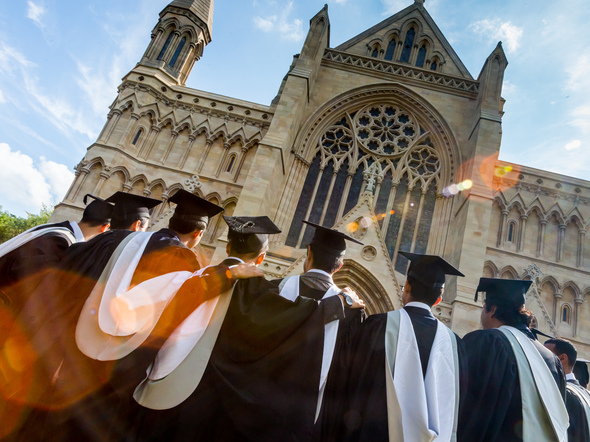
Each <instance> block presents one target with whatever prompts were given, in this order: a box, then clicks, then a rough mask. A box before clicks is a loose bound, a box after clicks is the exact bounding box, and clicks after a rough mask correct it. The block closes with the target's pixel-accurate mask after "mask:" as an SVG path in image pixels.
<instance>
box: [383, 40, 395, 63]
mask: <svg viewBox="0 0 590 442" xmlns="http://www.w3.org/2000/svg"><path fill="white" fill-rule="evenodd" d="M396 44H397V42H396V41H395V38H392V39H391V41H390V42H389V44H388V45H387V50H386V51H385V59H386V60H393V53H394V52H395V45H396Z"/></svg>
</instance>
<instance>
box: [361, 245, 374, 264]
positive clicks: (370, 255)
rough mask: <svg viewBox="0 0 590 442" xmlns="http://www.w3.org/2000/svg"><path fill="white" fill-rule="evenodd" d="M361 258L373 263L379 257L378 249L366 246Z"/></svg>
mask: <svg viewBox="0 0 590 442" xmlns="http://www.w3.org/2000/svg"><path fill="white" fill-rule="evenodd" d="M361 256H362V257H363V258H364V259H366V260H367V261H373V260H374V259H375V258H376V257H377V249H376V248H375V247H373V246H365V247H364V248H363V250H362V252H361Z"/></svg>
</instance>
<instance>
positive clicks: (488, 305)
mask: <svg viewBox="0 0 590 442" xmlns="http://www.w3.org/2000/svg"><path fill="white" fill-rule="evenodd" d="M492 306H496V312H495V313H494V315H493V317H494V318H496V319H497V320H498V321H500V322H502V323H503V324H505V325H518V324H522V325H526V326H527V327H528V325H529V324H530V323H531V321H532V318H531V316H532V313H531V312H530V311H529V310H527V309H526V308H525V306H524V305H521V306H519V307H515V306H514V305H507V304H504V303H502V302H501V301H496V300H488V299H486V300H485V302H484V305H483V307H484V308H485V309H486V312H489V311H490V310H491V309H492Z"/></svg>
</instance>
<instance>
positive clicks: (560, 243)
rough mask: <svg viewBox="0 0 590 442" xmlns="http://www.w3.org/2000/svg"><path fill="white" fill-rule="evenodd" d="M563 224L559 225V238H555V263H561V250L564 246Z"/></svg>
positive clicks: (564, 227)
mask: <svg viewBox="0 0 590 442" xmlns="http://www.w3.org/2000/svg"><path fill="white" fill-rule="evenodd" d="M566 228H567V226H566V225H565V224H560V225H559V236H558V237H557V262H561V261H563V248H564V246H565V229H566Z"/></svg>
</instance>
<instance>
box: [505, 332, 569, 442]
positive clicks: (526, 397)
mask: <svg viewBox="0 0 590 442" xmlns="http://www.w3.org/2000/svg"><path fill="white" fill-rule="evenodd" d="M499 330H500V331H501V332H502V333H503V334H504V336H506V338H507V339H508V341H509V342H510V345H511V347H512V350H513V351H514V356H515V357H516V363H517V366H518V378H519V381H520V393H521V396H522V418H523V428H522V434H523V439H524V440H525V441H540V440H555V439H556V438H557V440H558V441H560V442H561V441H566V440H567V427H568V426H569V419H568V414H567V410H566V408H565V404H564V402H563V398H562V397H561V394H560V392H559V389H558V388H557V385H556V383H555V380H554V379H553V376H552V375H551V372H550V371H549V368H548V367H547V364H545V361H544V360H543V358H542V357H541V355H540V354H539V352H538V351H537V349H536V348H535V346H534V345H533V343H532V342H531V340H530V339H529V338H528V337H527V336H525V335H524V334H523V333H522V332H520V331H519V330H518V329H516V328H514V327H509V326H507V325H503V326H502V327H500V328H499Z"/></svg>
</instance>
